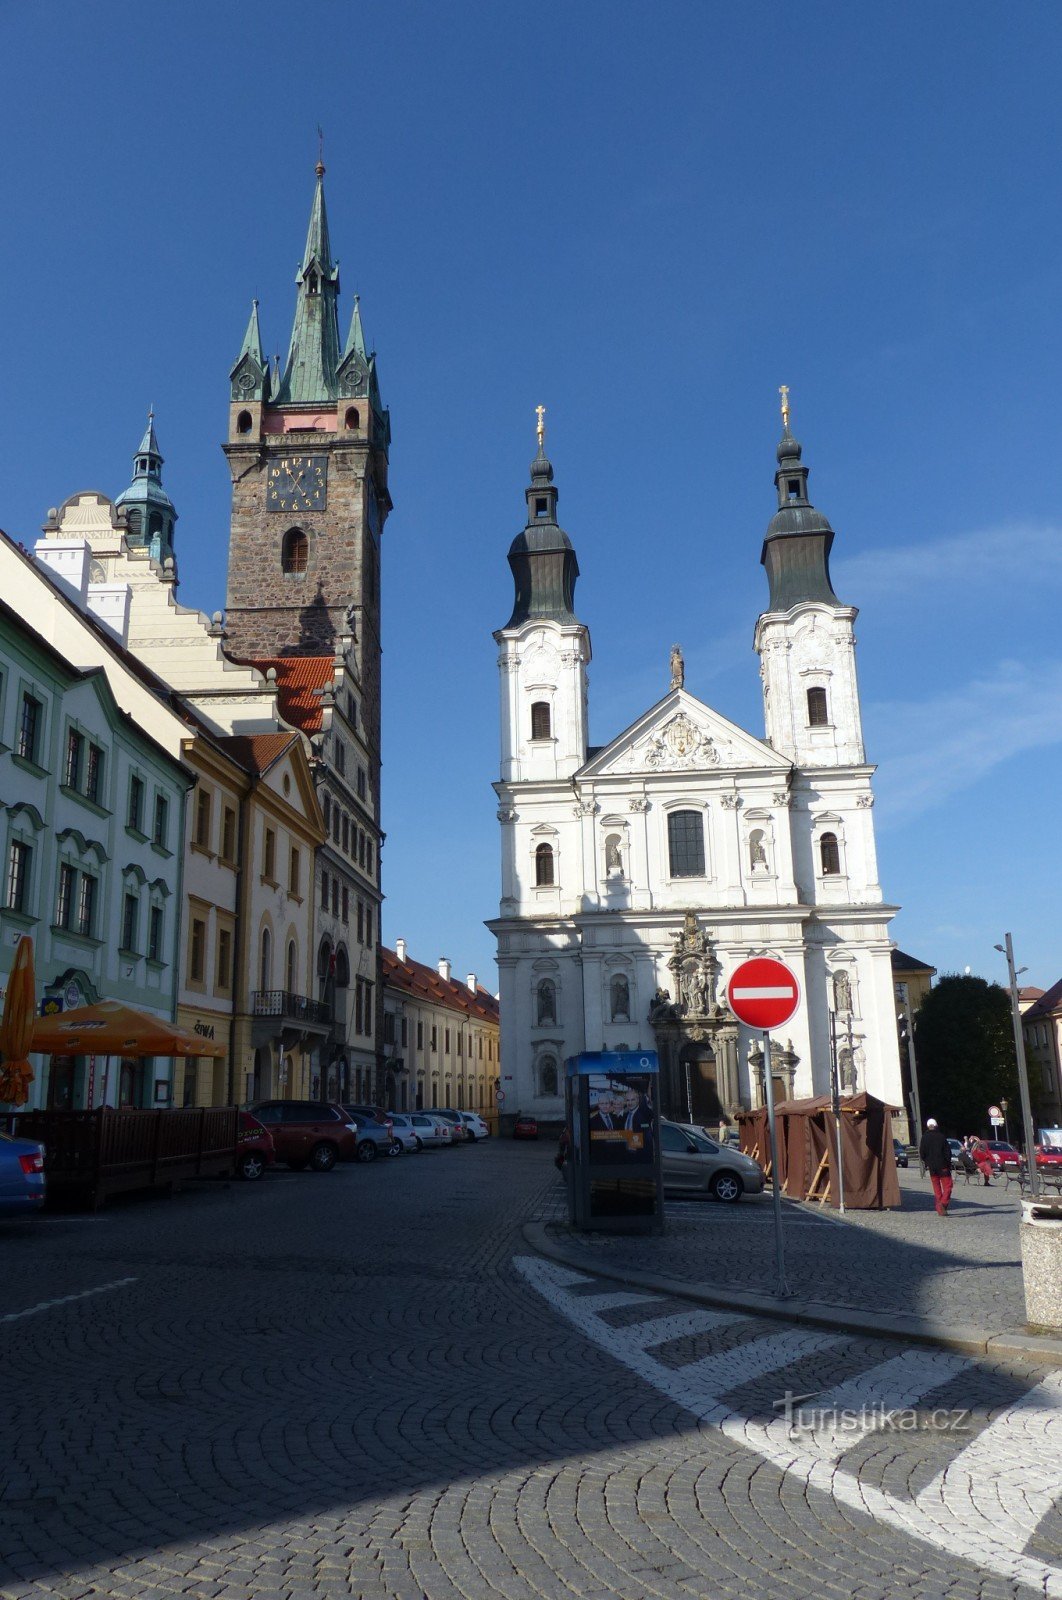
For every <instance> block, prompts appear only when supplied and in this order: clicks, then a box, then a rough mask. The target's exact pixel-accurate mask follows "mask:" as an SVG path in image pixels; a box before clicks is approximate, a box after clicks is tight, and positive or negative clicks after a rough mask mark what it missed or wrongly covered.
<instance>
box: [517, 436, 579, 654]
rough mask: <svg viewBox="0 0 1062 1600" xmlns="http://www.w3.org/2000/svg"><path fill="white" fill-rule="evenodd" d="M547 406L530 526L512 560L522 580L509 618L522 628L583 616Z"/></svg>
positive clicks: (529, 493)
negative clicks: (550, 449) (533, 621)
mask: <svg viewBox="0 0 1062 1600" xmlns="http://www.w3.org/2000/svg"><path fill="white" fill-rule="evenodd" d="M545 410H546V408H545V406H537V407H536V408H535V413H536V416H537V418H538V423H537V426H536V430H535V431H536V433H537V435H538V454H537V455H536V456H535V459H534V460H533V461H532V463H531V483H530V486H529V487H528V488H527V489H526V490H525V491H524V493H525V498H526V500H527V526H526V527H525V528H524V531H523V532H522V533H518V534H517V536H516V538H515V539H514V540H513V542H512V545H511V547H510V549H509V566H510V568H511V570H512V574H513V580H514V582H515V585H516V595H515V599H514V601H513V614H512V616H511V617H510V618H509V621H508V622H507V623H506V624H505V626H506V627H507V628H516V627H519V625H520V624H521V623H522V622H527V621H528V620H529V619H530V618H532V617H543V618H546V617H548V618H550V619H551V620H552V621H554V622H577V621H578V618H577V617H576V615H575V610H574V607H575V580H576V579H577V578H578V576H579V563H578V561H577V560H576V557H575V550H574V549H573V547H572V542H571V540H570V539H569V538H568V535H567V534H566V533H565V532H564V529H563V528H562V527H560V525H559V524H558V522H557V490H556V488H555V486H554V483H553V464H552V462H551V461H550V460H549V458H548V457H547V455H546V450H545V436H546V428H545V423H544V422H543V420H542V419H543V417H544V416H545Z"/></svg>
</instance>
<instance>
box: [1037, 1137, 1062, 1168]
mask: <svg viewBox="0 0 1062 1600" xmlns="http://www.w3.org/2000/svg"><path fill="white" fill-rule="evenodd" d="M1033 1149H1034V1150H1035V1151H1036V1165H1037V1166H1038V1167H1041V1168H1042V1169H1044V1170H1045V1171H1049V1172H1060V1171H1062V1148H1060V1147H1059V1146H1058V1145H1057V1144H1037V1145H1034V1146H1033Z"/></svg>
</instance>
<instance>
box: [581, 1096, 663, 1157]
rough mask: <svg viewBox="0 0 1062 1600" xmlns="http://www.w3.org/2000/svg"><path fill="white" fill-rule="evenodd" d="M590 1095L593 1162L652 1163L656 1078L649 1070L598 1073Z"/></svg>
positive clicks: (591, 1153)
mask: <svg viewBox="0 0 1062 1600" xmlns="http://www.w3.org/2000/svg"><path fill="white" fill-rule="evenodd" d="M587 1087H588V1089H589V1097H590V1121H589V1133H590V1161H591V1164H592V1165H604V1164H605V1163H607V1162H613V1161H621V1162H624V1163H627V1162H630V1163H631V1164H632V1165H638V1166H643V1165H649V1164H650V1163H651V1162H652V1159H653V1101H652V1078H651V1077H650V1075H649V1074H648V1073H624V1074H622V1075H617V1076H612V1075H608V1074H605V1073H595V1074H594V1075H593V1076H592V1077H591V1078H590V1079H589V1082H588V1085H587Z"/></svg>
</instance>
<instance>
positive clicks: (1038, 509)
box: [0, 0, 1062, 986]
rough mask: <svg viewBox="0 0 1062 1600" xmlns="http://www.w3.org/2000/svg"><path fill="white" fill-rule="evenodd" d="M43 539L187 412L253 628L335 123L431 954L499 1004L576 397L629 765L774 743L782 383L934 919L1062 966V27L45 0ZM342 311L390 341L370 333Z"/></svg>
mask: <svg viewBox="0 0 1062 1600" xmlns="http://www.w3.org/2000/svg"><path fill="white" fill-rule="evenodd" d="M0 42H2V45H3V53H4V59H5V62H6V63H7V68H8V71H7V74H6V83H5V104H4V109H3V113H2V116H3V146H4V152H5V162H4V167H5V180H4V186H5V201H6V204H5V219H4V220H5V227H4V246H5V247H4V249H3V252H2V256H0V305H2V306H3V307H4V313H5V314H4V318H3V326H4V340H3V360H4V368H5V372H4V381H3V391H4V403H3V413H4V443H5V446H6V450H5V471H4V474H3V480H2V483H0V525H2V526H3V527H4V528H5V529H6V530H7V531H8V532H9V533H11V534H12V535H13V536H15V537H17V538H22V539H24V540H26V541H27V542H32V540H33V539H34V538H35V537H36V535H37V530H38V528H39V525H40V523H41V522H42V521H43V518H44V514H45V512H46V510H47V508H48V506H50V505H55V504H57V503H59V502H60V501H62V500H63V499H65V498H66V496H67V495H69V494H71V493H73V492H74V491H76V490H78V489H82V488H88V487H92V488H100V489H102V490H104V491H105V492H107V493H109V494H111V495H114V494H117V493H118V492H119V491H120V490H121V488H122V487H123V486H124V484H125V483H126V481H127V478H128V473H129V469H130V457H131V455H132V452H133V450H134V449H135V446H136V444H137V441H138V439H139V437H140V433H141V430H142V427H143V420H144V414H145V412H146V409H147V406H148V403H149V402H153V403H154V406H155V409H156V414H157V426H158V432H159V438H160V441H161V444H162V448H163V451H164V454H165V456H166V467H165V481H166V485H167V488H168V489H169V491H170V493H171V494H172V496H173V498H174V500H175V502H176V505H177V508H178V511H179V513H180V522H179V524H178V529H177V544H178V556H179V561H180V571H181V592H180V598H181V599H182V601H184V602H185V603H186V604H190V605H198V606H200V607H201V608H203V609H204V610H207V611H212V610H214V609H215V608H217V607H219V606H221V605H222V604H223V602H224V586H225V558H226V536H227V528H228V508H229V488H228V477H227V471H226V466H225V462H224V459H223V457H222V454H221V450H220V447H219V446H220V441H221V439H222V438H223V437H224V431H225V427H226V416H227V382H226V379H227V373H228V369H229V367H230V366H231V364H232V362H233V361H234V359H235V356H236V353H237V351H238V348H239V344H240V339H241V336H242V333H243V329H244V326H245V323H246V319H247V311H248V307H249V302H250V299H251V297H252V295H258V297H259V298H260V300H261V303H262V321H263V332H264V336H265V340H266V344H267V348H268V349H269V350H270V351H272V350H274V349H276V350H279V351H280V352H281V353H282V354H283V353H284V351H285V350H286V347H287V340H288V336H289V333H290V326H291V316H292V311H293V306H294V285H293V274H294V268H295V265H296V263H297V260H298V258H299V255H300V252H301V248H302V242H303V238H304V233H305V225H306V217H307V214H308V208H309V204H310V198H311V193H312V183H313V163H314V161H315V160H316V155H317V145H316V137H315V133H314V129H315V127H316V125H317V123H318V122H320V123H322V124H323V126H324V129H325V161H326V165H327V168H328V176H327V180H326V186H327V197H328V206H329V214H330V223H331V231H332V242H333V248H334V250H335V252H336V254H337V255H338V256H339V258H340V262H341V275H342V287H343V298H342V301H341V317H344V318H345V316H346V315H347V314H348V313H349V306H350V297H351V295H352V293H353V292H354V291H355V290H357V291H359V292H360V294H361V296H362V308H363V312H364V317H365V323H366V330H367V334H368V337H369V339H370V341H371V342H372V343H373V344H374V345H375V346H376V348H377V351H378V355H379V362H380V373H381V381H382V385H383V390H384V397H385V400H386V401H387V402H388V403H389V405H390V407H391V415H392V424H393V430H394V446H393V451H392V458H391V483H392V492H393V496H394V500H395V511H394V512H393V514H392V516H391V518H390V520H389V522H388V525H387V532H386V535H385V557H384V586H385V640H384V643H385V660H384V672H385V695H386V700H385V746H384V759H385V770H384V820H385V826H386V829H387V833H388V844H387V848H386V855H385V870H386V884H385V887H386V892H387V896H388V899H387V904H386V907H385V921H384V931H385V936H386V937H387V939H388V941H389V942H391V943H393V941H394V939H395V937H396V936H398V935H404V936H405V938H406V939H407V940H408V941H409V945H410V950H411V953H412V954H414V955H416V956H418V957H420V958H421V959H424V960H427V961H434V960H435V959H437V957H438V956H439V955H441V954H445V955H447V956H449V957H450V958H451V959H452V961H453V963H454V966H455V968H456V969H457V970H458V971H460V972H461V973H462V974H463V973H464V972H466V971H469V970H475V971H476V972H477V973H478V974H479V975H480V977H481V978H482V979H484V980H485V981H487V982H488V983H489V984H491V986H494V982H495V967H494V962H493V941H492V940H491V939H490V936H489V935H488V934H487V932H486V930H485V929H484V928H483V926H482V919H483V918H485V917H488V916H490V915H492V914H493V913H494V912H495V911H496V909H497V898H498V853H499V852H498V837H497V833H498V829H497V823H496V820H495V815H494V812H495V799H494V795H493V793H492V791H491V788H490V784H491V781H492V780H493V779H494V778H495V777H496V776H497V764H498V728H497V671H496V667H495V646H494V644H493V641H492V639H491V631H492V629H493V628H496V627H498V626H500V625H501V624H502V623H504V621H505V620H506V618H507V616H508V614H509V609H510V603H511V582H510V578H509V571H508V567H507V565H506V560H505V556H506V551H507V549H508V546H509V543H510V541H511V539H512V537H513V535H514V534H515V533H516V531H517V530H518V529H519V527H520V526H522V523H523V511H524V503H523V489H524V486H525V483H526V481H527V467H528V462H529V461H530V458H531V455H532V454H533V447H534V415H533V408H534V407H535V405H537V404H538V403H539V402H541V403H543V404H545V405H546V406H547V408H548V418H547V422H548V449H549V453H550V455H551V457H552V459H553V462H554V465H555V469H556V474H557V483H558V486H559V489H560V513H561V521H562V523H563V525H564V526H565V527H566V528H567V530H568V531H569V533H570V534H571V536H572V538H573V540H574V542H575V546H576V549H577V551H578V555H579V561H580V566H581V568H582V578H581V580H580V584H579V589H578V595H577V601H578V608H579V610H580V612H581V615H582V616H583V618H584V619H585V620H586V621H587V622H588V623H589V625H590V628H591V633H592V639H593V649H594V660H593V666H592V669H591V703H590V710H591V737H592V739H593V741H594V742H595V743H603V742H605V741H606V740H607V739H609V738H610V737H611V736H612V735H614V734H615V733H617V732H618V731H620V729H621V728H623V727H624V726H625V725H626V724H627V723H628V722H630V721H632V720H633V719H634V717H635V716H637V715H638V714H639V712H641V711H642V710H643V709H644V708H645V707H646V706H647V705H649V704H651V703H652V702H653V701H654V700H656V699H657V698H658V697H659V696H660V694H662V693H663V692H664V690H665V689H666V687H667V663H668V651H669V647H670V645H671V644H672V642H674V641H676V640H677V641H680V642H681V643H682V645H683V647H684V649H685V652H686V661H687V679H686V682H687V687H688V688H689V689H691V690H692V692H693V693H695V694H697V695H699V696H700V697H701V698H703V699H705V700H707V701H708V702H709V703H710V704H712V705H713V706H715V707H716V708H717V709H718V710H719V711H721V712H722V713H723V714H724V715H727V716H729V717H732V718H733V719H734V720H735V721H737V722H738V723H740V724H742V725H743V726H746V727H748V728H749V729H750V730H752V731H753V732H757V731H762V708H761V701H760V693H759V683H758V677H757V663H756V658H755V656H754V654H753V652H752V632H753V627H754V624H755V620H756V616H757V614H758V612H759V610H760V609H761V607H762V605H763V604H764V603H765V600H766V593H767V590H766V581H765V578H764V574H763V572H762V569H761V568H760V566H759V554H760V546H761V541H762V535H763V529H764V527H765V525H766V523H767V520H768V518H769V516H770V514H771V509H772V506H773V503H774V490H773V484H772V476H773V470H774V447H775V444H776V442H777V436H778V432H779V423H778V413H777V388H778V385H779V384H780V383H788V384H789V385H790V387H791V391H792V403H793V425H794V431H795V432H796V434H797V436H798V437H799V438H800V439H801V440H802V442H803V444H804V453H805V460H806V461H807V462H808V464H809V465H810V467H811V469H812V475H811V494H812V498H813V499H814V500H815V502H816V503H817V504H818V505H819V506H821V508H822V509H823V510H824V511H825V512H826V514H827V515H828V516H829V517H830V520H831V521H832V523H833V526H834V528H835V529H836V530H837V541H836V545H835V563H834V576H835V587H836V588H837V591H838V593H839V594H840V595H841V597H842V598H843V599H844V600H846V601H851V602H852V603H854V604H856V605H858V606H859V607H860V609H861V616H860V620H859V624H858V638H859V650H858V662H859V671H860V677H861V684H862V692H863V701H864V724H865V733H866V740H867V747H868V754H869V756H870V758H871V759H872V760H875V761H877V762H878V763H879V765H880V771H879V774H878V777H877V780H876V787H877V792H878V806H877V808H876V810H875V817H876V818H877V823H878V829H879V836H878V838H879V853H880V860H881V877H882V883H883V885H884V888H885V892H886V895H887V896H888V897H889V898H890V899H892V900H894V901H897V902H899V903H900V904H901V905H902V906H903V910H902V912H901V914H900V916H899V917H898V918H897V920H896V922H895V924H894V933H895V936H896V938H897V940H898V941H899V942H900V944H901V945H903V947H904V948H906V949H908V950H910V951H912V952H914V953H915V954H917V955H918V956H920V957H921V958H923V959H925V960H927V961H930V962H931V963H933V964H934V965H935V966H937V967H938V968H940V969H941V970H942V971H944V970H952V971H954V970H962V968H963V967H965V966H967V965H969V966H970V967H972V969H973V970H974V971H975V972H979V973H984V974H985V975H986V976H1001V975H1002V967H1001V963H1000V959H999V958H998V957H997V956H996V954H995V952H994V951H993V948H992V946H993V944H994V943H996V942H997V940H999V939H1000V938H1001V935H1002V933H1003V931H1004V929H1006V928H1010V929H1012V930H1013V933H1014V938H1015V945H1016V948H1017V952H1018V958H1019V961H1021V962H1024V963H1026V964H1027V965H1028V967H1029V969H1030V970H1029V979H1028V981H1035V982H1038V983H1040V984H1041V985H1043V986H1046V985H1047V984H1049V983H1050V982H1052V981H1054V980H1055V979H1056V978H1057V977H1058V976H1059V975H1060V974H1062V925H1060V922H1059V919H1058V917H1057V916H1056V914H1055V913H1056V907H1057V902H1058V870H1057V858H1056V831H1057V830H1056V824H1055V822H1054V821H1053V818H1055V816H1056V815H1057V809H1058V807H1057V794H1058V791H1059V787H1060V784H1062V644H1060V643H1059V638H1058V626H1057V619H1058V615H1059V603H1060V599H1062V593H1060V591H1062V545H1060V531H1062V510H1060V501H1059V494H1058V476H1059V473H1060V470H1062V468H1060V465H1059V461H1060V453H1059V447H1058V431H1059V409H1060V408H1059V396H1060V392H1062V351H1060V337H1059V327H1060V317H1062V312H1060V294H1059V289H1060V278H1062V248H1060V247H1062V223H1060V216H1062V183H1060V180H1059V176H1058V151H1059V149H1060V148H1062V98H1060V97H1059V95H1058V89H1057V78H1058V62H1059V56H1060V46H1062V9H1059V8H1058V7H1057V6H1051V5H1047V4H1040V5H1033V4H1018V5H1016V6H1013V5H1012V6H1008V7H1003V6H1000V5H991V4H985V5H979V6H960V5H958V4H952V5H950V6H948V5H943V4H936V5H926V4H925V3H924V0H919V3H917V4H905V3H897V0H894V3H893V4H891V5H890V6H888V7H880V6H878V7H873V6H871V5H869V4H858V3H857V4H850V3H841V0H838V3H836V4H820V3H814V0H812V3H804V4H802V5H800V6H794V5H793V4H792V3H789V4H774V3H763V4H757V3H754V0H753V3H744V4H741V5H735V4H731V5H726V6H724V5H719V4H711V3H707V0H702V3H698V4H677V3H673V0H656V3H655V4H654V5H653V6H652V7H651V8H650V7H647V6H644V5H633V4H629V3H626V0H608V3H606V0H580V3H578V4H575V5H572V4H571V3H567V4H553V3H551V0H541V3H537V4H536V5H535V6H533V7H532V6H519V7H518V6H516V5H506V4H497V3H491V4H478V3H468V4H446V3H444V4H428V3H427V0H423V3H419V4H411V3H408V0H388V4H387V5H386V6H376V7H369V6H361V5H354V4H352V3H340V0H318V4H317V5H315V6H314V7H313V8H307V7H303V8H296V7H292V6H291V5H290V4H283V5H282V4H274V3H272V0H258V3H256V4H255V5H253V6H251V5H236V4H229V5H225V4H221V3H216V0H211V3H205V0H194V3H190V0H183V3H180V4H177V3H160V4H156V5H154V6H151V7H144V6H143V5H142V4H138V5H133V4H125V3H109V0H101V3H100V4H98V5H95V6H91V7H88V6H85V5H83V4H80V3H70V0H63V3H52V4H49V5H47V6H22V7H15V6H12V5H8V6H5V7H4V8H3V11H2V13H0ZM344 325H345V323H344Z"/></svg>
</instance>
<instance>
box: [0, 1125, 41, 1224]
mask: <svg viewBox="0 0 1062 1600" xmlns="http://www.w3.org/2000/svg"><path fill="white" fill-rule="evenodd" d="M43 1204H44V1146H43V1145H42V1144H37V1142H36V1141H35V1140H33V1139H12V1138H11V1136H10V1134H7V1133H0V1217H13V1216H25V1215H27V1214H28V1213H29V1212H31V1211H39V1210H40V1208H41V1206H42V1205H43Z"/></svg>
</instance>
